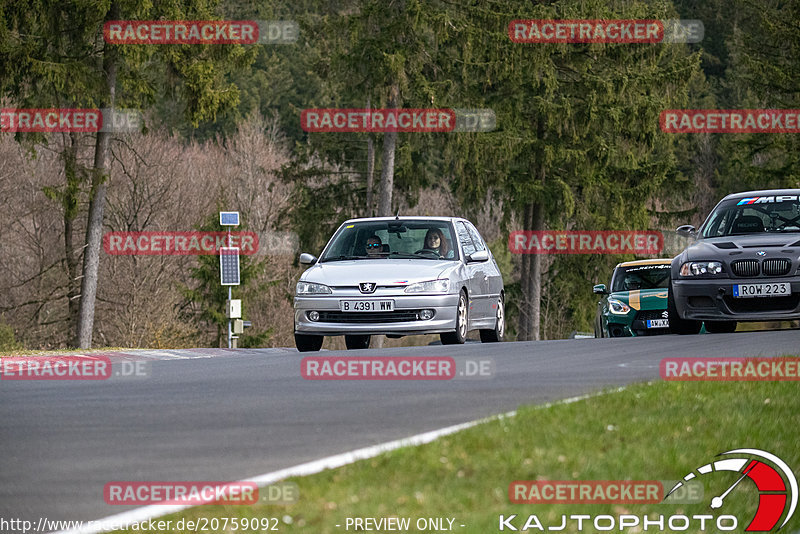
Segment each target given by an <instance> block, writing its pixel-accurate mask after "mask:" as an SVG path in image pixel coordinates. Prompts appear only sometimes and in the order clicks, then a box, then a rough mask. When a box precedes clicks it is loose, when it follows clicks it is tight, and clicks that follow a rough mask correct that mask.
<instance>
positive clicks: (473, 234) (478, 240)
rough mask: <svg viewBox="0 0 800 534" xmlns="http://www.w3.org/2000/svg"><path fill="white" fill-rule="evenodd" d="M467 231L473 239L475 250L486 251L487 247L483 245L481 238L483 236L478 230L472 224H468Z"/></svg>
mask: <svg viewBox="0 0 800 534" xmlns="http://www.w3.org/2000/svg"><path fill="white" fill-rule="evenodd" d="M467 230H468V231H469V235H470V236H471V237H472V243H473V244H474V245H475V250H486V245H485V244H484V243H483V238H481V234H479V233H478V230H477V229H476V228H475V227H474V226H473V225H472V224H467Z"/></svg>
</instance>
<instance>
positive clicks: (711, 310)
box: [672, 276, 800, 321]
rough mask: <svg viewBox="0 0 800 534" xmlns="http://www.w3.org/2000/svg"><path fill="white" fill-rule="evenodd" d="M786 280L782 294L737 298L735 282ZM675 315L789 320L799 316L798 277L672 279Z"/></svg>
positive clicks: (698, 318)
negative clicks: (786, 289)
mask: <svg viewBox="0 0 800 534" xmlns="http://www.w3.org/2000/svg"><path fill="white" fill-rule="evenodd" d="M786 282H788V283H789V284H790V285H791V288H792V293H791V295H788V296H783V297H751V298H736V297H734V296H733V286H734V285H736V284H780V283H786ZM672 284H673V286H672V288H673V295H674V298H675V307H676V308H677V310H678V315H680V316H681V318H682V319H691V320H695V321H790V320H794V319H800V277H798V276H783V277H762V278H758V277H756V278H723V279H718V280H715V279H698V280H690V279H680V280H673V282H672Z"/></svg>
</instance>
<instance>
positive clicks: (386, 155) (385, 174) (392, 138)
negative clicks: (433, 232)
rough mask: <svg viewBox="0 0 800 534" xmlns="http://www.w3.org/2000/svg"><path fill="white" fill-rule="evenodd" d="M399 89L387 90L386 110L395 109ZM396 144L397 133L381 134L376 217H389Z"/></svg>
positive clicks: (395, 86)
mask: <svg viewBox="0 0 800 534" xmlns="http://www.w3.org/2000/svg"><path fill="white" fill-rule="evenodd" d="M398 92H399V88H398V87H397V85H396V84H395V85H393V86H392V87H391V89H390V90H389V102H388V105H387V106H386V107H387V108H388V109H395V108H396V107H397V97H398ZM396 144H397V132H386V133H385V134H383V163H382V165H383V167H382V168H381V196H380V199H379V203H378V216H379V217H391V215H392V189H393V188H394V149H395V146H396Z"/></svg>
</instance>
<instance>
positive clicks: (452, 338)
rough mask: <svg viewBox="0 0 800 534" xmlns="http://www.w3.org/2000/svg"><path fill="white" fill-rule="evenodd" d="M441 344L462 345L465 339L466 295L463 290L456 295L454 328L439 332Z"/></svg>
mask: <svg viewBox="0 0 800 534" xmlns="http://www.w3.org/2000/svg"><path fill="white" fill-rule="evenodd" d="M439 339H441V340H442V345H463V344H464V342H466V341H467V295H466V293H464V292H463V291H462V292H461V294H460V295H459V296H458V307H457V308H456V329H455V330H454V331H453V332H445V333H443V334H439Z"/></svg>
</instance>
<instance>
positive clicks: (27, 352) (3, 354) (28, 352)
mask: <svg viewBox="0 0 800 534" xmlns="http://www.w3.org/2000/svg"><path fill="white" fill-rule="evenodd" d="M121 350H134V349H129V348H128V349H126V348H124V347H98V348H94V349H52V350H34V349H20V350H0V358H18V357H20V356H50V357H54V356H69V355H76V354H93V353H98V352H100V353H102V352H116V351H121Z"/></svg>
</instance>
